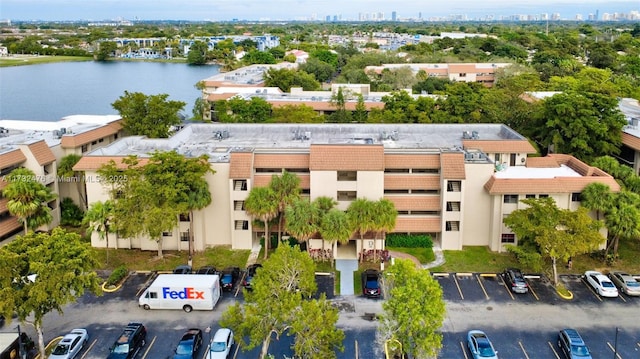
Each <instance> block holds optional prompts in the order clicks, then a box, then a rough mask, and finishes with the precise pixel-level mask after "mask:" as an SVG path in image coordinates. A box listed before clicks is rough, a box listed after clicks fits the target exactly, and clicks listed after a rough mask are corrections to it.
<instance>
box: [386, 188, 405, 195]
mask: <svg viewBox="0 0 640 359" xmlns="http://www.w3.org/2000/svg"><path fill="white" fill-rule="evenodd" d="M408 193H409V190H408V189H385V190H384V194H408Z"/></svg>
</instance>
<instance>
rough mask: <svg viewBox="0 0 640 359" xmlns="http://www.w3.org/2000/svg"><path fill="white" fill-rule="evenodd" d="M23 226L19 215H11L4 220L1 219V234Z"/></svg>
mask: <svg viewBox="0 0 640 359" xmlns="http://www.w3.org/2000/svg"><path fill="white" fill-rule="evenodd" d="M20 227H22V223H20V221H19V220H18V217H9V218H7V219H5V220H3V221H0V235H4V234H7V233H10V232H11V231H14V230H16V229H18V228H20Z"/></svg>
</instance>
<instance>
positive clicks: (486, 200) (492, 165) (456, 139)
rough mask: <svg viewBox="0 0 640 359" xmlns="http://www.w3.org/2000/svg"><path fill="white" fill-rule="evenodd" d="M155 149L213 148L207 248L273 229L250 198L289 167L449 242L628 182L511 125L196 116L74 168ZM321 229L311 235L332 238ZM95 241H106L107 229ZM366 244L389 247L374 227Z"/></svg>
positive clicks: (89, 156)
mask: <svg viewBox="0 0 640 359" xmlns="http://www.w3.org/2000/svg"><path fill="white" fill-rule="evenodd" d="M155 150H175V151H177V152H178V153H181V154H183V155H185V156H199V155H202V154H207V155H208V156H209V162H210V164H211V168H212V169H213V170H215V174H208V175H207V180H208V182H209V189H210V191H211V193H212V198H213V202H212V204H211V205H209V206H208V207H207V208H205V209H203V210H201V211H197V212H196V213H195V214H194V218H193V220H194V226H193V228H194V231H195V233H194V238H195V248H196V250H203V249H205V248H206V247H210V246H215V245H230V246H231V247H232V248H234V249H249V248H253V247H255V246H257V245H258V243H259V238H260V236H261V235H263V233H262V229H259V228H254V227H253V226H252V218H251V217H250V216H249V215H248V214H247V213H246V212H245V210H244V201H245V200H246V198H247V196H248V194H249V191H251V189H252V188H255V187H259V186H265V185H267V184H268V183H269V181H270V180H271V177H272V176H273V175H278V174H280V173H282V171H284V170H286V171H289V172H292V173H295V174H296V175H297V176H298V177H299V178H300V179H301V188H302V194H303V196H305V197H308V198H310V199H311V200H313V199H315V198H317V197H319V196H329V197H331V198H334V199H335V200H336V201H337V202H338V208H340V209H346V208H347V207H348V206H349V203H351V201H353V200H354V199H356V198H367V199H370V200H378V199H381V198H385V199H388V200H390V201H391V202H393V203H394V205H395V207H396V209H397V210H398V218H397V222H396V227H395V229H394V230H393V232H397V233H420V234H430V235H431V236H432V237H433V238H434V240H435V241H436V242H437V243H438V244H439V245H440V246H441V247H442V248H443V249H454V250H459V249H462V247H463V246H467V245H482V246H488V247H489V248H491V250H493V251H502V250H504V245H505V244H511V243H517V238H515V236H514V235H513V234H512V233H511V232H510V231H509V230H508V228H506V227H505V226H504V225H503V223H502V221H503V218H504V216H505V215H507V214H509V213H510V212H511V211H513V210H515V209H517V208H521V207H522V204H521V203H520V202H519V200H520V199H524V198H529V197H542V196H550V197H553V198H554V199H555V200H556V202H557V203H558V205H559V206H560V207H562V208H576V207H577V206H578V205H579V200H580V192H581V191H582V189H583V188H584V187H585V186H586V185H587V184H589V183H592V182H602V183H606V184H607V185H609V186H610V187H611V188H612V189H613V190H618V189H619V187H618V185H617V183H616V182H615V180H614V179H613V178H612V177H611V176H609V175H608V174H606V173H604V172H603V171H601V170H599V169H597V168H593V167H590V166H587V165H586V164H584V163H582V162H580V161H578V160H577V159H575V158H572V157H570V156H565V155H552V156H549V157H544V158H532V157H528V155H533V154H534V153H535V150H534V148H533V147H532V146H531V144H530V143H529V142H528V141H527V139H526V138H524V137H523V136H521V135H520V134H518V133H516V132H515V131H513V130H512V129H511V128H509V127H507V126H505V125H500V124H408V125H407V124H402V125H391V124H340V125H338V124H191V125H187V126H185V127H184V128H183V129H182V130H181V131H179V132H177V133H176V134H174V135H173V136H172V137H170V138H168V139H147V138H143V137H139V136H133V137H125V138H122V139H120V140H118V141H116V142H114V143H112V144H110V145H109V146H105V147H102V148H100V149H97V150H95V151H91V152H88V153H86V154H85V155H84V157H83V158H82V159H81V160H80V162H78V164H77V165H76V167H75V169H76V170H78V171H84V172H85V174H86V176H87V177H91V178H96V176H97V170H98V169H99V168H100V166H102V165H103V164H106V163H108V162H109V161H110V160H114V161H116V163H120V161H121V160H122V159H123V158H124V157H126V156H129V155H138V156H140V157H142V158H144V157H148V156H149V153H151V152H153V151H155ZM86 186H87V196H88V200H89V203H92V202H95V201H104V200H106V199H108V193H107V191H106V189H105V188H104V187H103V186H102V184H101V183H99V182H98V181H88V182H87V183H86ZM188 231H189V222H188V221H187V220H186V219H185V220H183V221H181V222H180V223H179V225H178V226H177V227H176V228H174V229H172V230H170V231H168V232H165V233H164V234H163V248H164V249H168V250H186V249H187V248H188V238H189V232H188ZM357 238H358V237H357V236H354V237H353V238H352V240H351V241H350V242H349V244H346V245H333V246H331V245H330V244H327V243H324V245H325V248H333V251H334V256H337V255H340V256H341V257H352V258H355V257H356V256H357V253H359V252H360V251H361V250H362V248H361V245H362V244H361V241H359V240H356V239H357ZM322 242H323V241H322V239H321V238H314V239H312V240H311V241H310V246H311V247H312V248H321V247H322V246H323V243H322ZM92 245H93V246H96V247H104V246H105V242H104V241H101V240H100V239H98V237H97V236H96V235H94V237H93V238H92ZM110 245H112V246H114V247H118V248H141V249H145V250H155V249H156V243H155V242H154V241H152V240H149V239H148V238H117V239H116V240H111V241H110ZM364 247H365V249H373V248H377V249H381V248H384V242H383V239H381V238H377V237H376V236H375V235H373V234H371V233H369V234H367V236H366V240H365V241H364Z"/></svg>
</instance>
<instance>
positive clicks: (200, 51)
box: [187, 40, 209, 65]
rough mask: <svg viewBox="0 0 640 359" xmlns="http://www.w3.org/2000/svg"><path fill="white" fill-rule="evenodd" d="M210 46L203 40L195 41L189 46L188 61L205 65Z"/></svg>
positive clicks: (191, 63)
mask: <svg viewBox="0 0 640 359" xmlns="http://www.w3.org/2000/svg"><path fill="white" fill-rule="evenodd" d="M208 50H209V47H208V46H207V44H206V43H204V42H203V41H197V40H196V41H195V42H194V43H193V44H192V45H191V46H190V47H189V53H188V54H187V63H188V64H189V65H204V64H206V63H207V51H208Z"/></svg>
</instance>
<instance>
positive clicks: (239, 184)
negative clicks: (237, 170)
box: [233, 180, 247, 191]
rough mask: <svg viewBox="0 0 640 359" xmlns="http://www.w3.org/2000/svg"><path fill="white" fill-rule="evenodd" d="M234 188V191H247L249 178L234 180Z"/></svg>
mask: <svg viewBox="0 0 640 359" xmlns="http://www.w3.org/2000/svg"><path fill="white" fill-rule="evenodd" d="M233 190H234V191H246V190H247V180H233Z"/></svg>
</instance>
